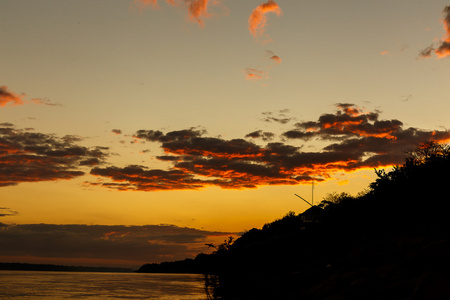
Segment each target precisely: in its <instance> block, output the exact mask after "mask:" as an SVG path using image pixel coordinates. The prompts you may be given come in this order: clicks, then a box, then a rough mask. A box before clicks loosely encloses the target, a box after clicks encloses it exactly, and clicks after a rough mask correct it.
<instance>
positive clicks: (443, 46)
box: [419, 6, 450, 58]
mask: <svg viewBox="0 0 450 300" xmlns="http://www.w3.org/2000/svg"><path fill="white" fill-rule="evenodd" d="M442 13H443V14H444V19H443V20H442V23H443V24H444V29H445V34H444V37H443V38H442V39H441V40H440V41H439V42H438V44H437V45H436V46H435V45H434V44H432V45H430V46H428V47H427V48H425V49H423V50H421V51H420V52H419V57H422V58H430V57H431V55H432V53H434V54H435V55H436V56H437V58H444V57H447V56H449V55H450V6H446V7H445V8H444V10H443V11H442Z"/></svg>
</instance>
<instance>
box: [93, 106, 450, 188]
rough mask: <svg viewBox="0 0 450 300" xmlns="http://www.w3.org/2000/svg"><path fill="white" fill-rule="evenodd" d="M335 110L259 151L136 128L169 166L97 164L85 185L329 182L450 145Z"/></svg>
mask: <svg viewBox="0 0 450 300" xmlns="http://www.w3.org/2000/svg"><path fill="white" fill-rule="evenodd" d="M336 107H337V110H336V112H335V113H328V114H323V115H321V116H320V117H319V118H318V119H317V120H316V121H304V122H298V123H297V124H295V125H294V126H293V128H291V129H290V130H287V131H285V132H284V133H283V134H282V137H283V138H284V141H282V142H269V143H267V144H266V145H259V144H256V143H255V142H254V141H253V140H244V139H239V138H237V139H223V138H221V137H209V136H207V132H206V131H205V130H200V129H196V128H190V129H185V130H177V131H171V132H167V133H164V132H162V131H159V130H139V131H137V132H136V134H135V138H137V139H141V140H143V141H147V142H156V143H160V145H161V149H162V151H163V152H164V155H160V156H156V159H158V160H160V161H161V162H165V163H167V164H168V165H169V167H168V168H167V169H151V168H148V167H146V166H140V165H129V166H126V167H119V166H109V167H101V166H97V167H95V168H93V169H92V170H91V174H92V175H94V176H97V179H98V180H97V181H95V182H86V184H87V185H94V186H103V187H106V188H110V189H115V190H133V191H161V190H198V189H202V188H205V187H209V186H217V187H221V188H224V189H247V188H256V187H258V186H264V185H297V184H301V183H306V182H309V181H311V180H312V179H314V180H315V181H324V180H329V179H331V178H332V176H333V174H336V173H337V172H351V171H356V170H359V169H362V168H375V167H386V166H392V165H395V164H401V163H403V161H404V153H405V151H406V150H409V149H413V148H415V147H416V145H418V144H420V143H421V142H423V141H427V140H430V139H433V140H436V141H438V142H446V141H450V132H449V131H447V130H445V131H428V130H421V129H417V128H413V127H409V128H404V125H403V123H402V122H401V121H399V120H395V119H394V120H381V119H380V112H379V111H375V112H368V111H364V110H363V109H361V108H359V107H357V106H355V105H353V104H348V103H339V104H337V106H336ZM280 113H281V112H280ZM269 115H270V114H269ZM245 137H246V138H253V139H259V138H260V139H262V140H263V141H269V140H270V141H271V140H272V139H273V138H274V137H275V135H274V134H272V133H268V132H264V131H262V130H256V131H253V132H251V133H249V134H247V135H246V136H245ZM317 139H319V140H321V141H323V143H324V144H325V145H324V146H323V148H322V149H319V150H317V151H311V152H306V151H303V149H304V148H305V147H304V146H305V145H307V143H309V142H310V141H312V142H314V141H315V140H317ZM299 142H300V145H295V144H298V143H299ZM289 143H294V145H292V144H289Z"/></svg>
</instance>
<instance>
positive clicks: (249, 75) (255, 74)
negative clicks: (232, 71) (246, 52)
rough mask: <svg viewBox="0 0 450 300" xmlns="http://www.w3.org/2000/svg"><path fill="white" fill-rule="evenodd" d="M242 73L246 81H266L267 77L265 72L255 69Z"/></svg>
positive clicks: (248, 69)
mask: <svg viewBox="0 0 450 300" xmlns="http://www.w3.org/2000/svg"><path fill="white" fill-rule="evenodd" d="M244 72H245V79H246V80H260V79H267V78H268V77H269V76H268V74H267V72H265V71H261V70H258V69H255V68H246V69H245V71H244Z"/></svg>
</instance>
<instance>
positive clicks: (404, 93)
mask: <svg viewBox="0 0 450 300" xmlns="http://www.w3.org/2000/svg"><path fill="white" fill-rule="evenodd" d="M0 41H1V43H0V63H1V66H2V67H1V72H0V116H1V118H0V159H1V160H0V262H33V263H58V264H70V265H73V264H76V265H79V264H83V265H107V266H127V267H128V266H129V267H138V266H140V265H141V264H143V263H146V262H160V261H167V260H177V259H184V258H186V257H194V256H195V255H196V254H198V253H200V252H202V251H204V252H205V251H208V249H207V247H206V246H205V245H204V244H205V243H211V242H213V243H220V242H222V241H223V240H225V239H226V238H227V237H228V236H230V235H233V236H236V235H237V234H239V233H240V232H244V231H245V230H250V229H252V228H254V227H256V228H259V227H261V226H262V225H264V223H267V222H270V221H273V220H275V219H277V218H280V217H282V216H283V215H285V214H286V213H287V212H289V211H294V212H296V213H301V212H302V211H304V210H306V209H307V208H308V204H306V203H304V202H303V201H301V200H300V199H299V198H297V197H296V196H295V195H294V194H299V195H301V196H302V197H304V198H305V199H307V200H308V201H309V200H311V198H312V185H311V184H312V182H313V181H314V184H315V188H314V202H315V203H318V202H319V201H320V200H321V199H322V198H323V197H324V196H326V195H327V194H328V193H332V192H339V193H340V192H348V193H350V194H353V195H355V194H357V193H358V192H360V191H363V190H364V189H366V188H367V187H368V184H369V183H370V182H371V181H373V180H374V179H375V173H374V168H388V167H390V166H392V165H395V164H401V163H402V162H403V158H404V154H405V151H406V150H408V149H412V148H414V147H415V146H416V145H418V144H419V143H420V142H423V141H426V140H429V139H435V140H437V141H440V142H447V141H449V140H450V131H449V130H448V129H447V128H449V127H450V118H449V117H448V116H449V111H450V101H449V100H450V99H449V96H448V91H449V80H448V78H449V76H448V74H449V72H450V58H448V57H447V56H450V2H449V1H448V0H447V1H440V0H433V1H419V0H396V1H388V0H381V1H369V0H340V1H331V0H323V1H292V0H291V1H289V0H278V1H276V2H275V1H268V2H264V1H253V0H245V1H237V0H167V1H163V0H159V1H157V0H95V1H94V0H67V1H62V0H39V1H27V0H14V1H5V0H3V1H1V0H0Z"/></svg>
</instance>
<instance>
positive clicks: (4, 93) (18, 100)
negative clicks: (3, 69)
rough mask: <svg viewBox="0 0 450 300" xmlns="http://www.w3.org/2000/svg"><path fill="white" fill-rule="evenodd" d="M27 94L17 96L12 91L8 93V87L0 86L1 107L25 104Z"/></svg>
mask: <svg viewBox="0 0 450 300" xmlns="http://www.w3.org/2000/svg"><path fill="white" fill-rule="evenodd" d="M24 97H25V94H21V95H17V94H15V93H13V92H11V91H8V87H7V86H0V106H6V105H7V104H10V105H22V104H24V100H23V98H24Z"/></svg>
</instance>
